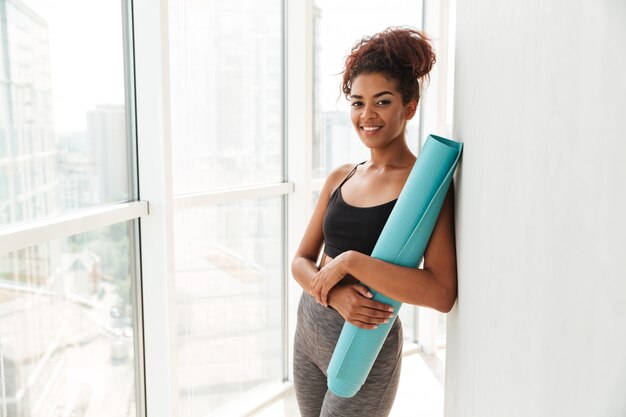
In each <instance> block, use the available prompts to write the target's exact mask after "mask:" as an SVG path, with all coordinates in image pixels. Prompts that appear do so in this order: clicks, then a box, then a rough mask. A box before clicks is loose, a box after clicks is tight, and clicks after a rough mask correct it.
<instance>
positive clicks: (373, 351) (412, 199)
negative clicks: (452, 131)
mask: <svg viewBox="0 0 626 417" xmlns="http://www.w3.org/2000/svg"><path fill="white" fill-rule="evenodd" d="M462 149H463V143H461V142H455V141H452V140H449V139H445V138H442V137H439V136H435V135H429V136H428V138H427V139H426V142H425V143H424V146H422V150H421V152H420V153H419V156H418V158H417V160H416V161H415V165H414V166H413V168H412V169H411V172H410V174H409V177H408V178H407V180H406V183H405V184H404V187H403V188H402V191H401V192H400V196H399V197H398V201H397V202H396V204H395V206H394V208H393V210H392V211H391V214H390V215H389V218H388V219H387V222H386V223H385V227H384V228H383V230H382V232H381V233H380V236H379V237H378V240H377V241H376V246H374V250H373V251H372V254H371V256H372V257H374V258H377V259H381V260H383V261H386V262H391V263H394V264H397V265H402V266H407V267H417V266H418V265H419V263H420V261H421V259H422V257H423V256H424V251H425V250H426V246H427V245H428V241H429V240H430V235H431V234H432V231H433V229H434V227H435V223H436V221H437V218H438V217H439V212H440V211H441V206H442V205H443V200H444V198H445V196H446V193H447V191H448V188H449V186H450V183H451V182H452V174H454V170H455V168H456V165H457V163H458V161H459V157H460V156H461V151H462ZM357 278H358V277H357ZM370 291H371V292H372V293H373V294H374V300H376V301H380V302H381V303H385V304H389V305H391V306H392V307H393V308H394V317H393V319H391V320H389V323H387V324H381V325H378V328H377V329H373V330H364V329H360V328H358V327H356V326H354V325H353V324H350V323H348V322H346V323H345V324H344V326H343V329H342V331H341V335H340V336H339V340H338V341H337V345H336V346H335V351H334V352H333V356H332V358H331V360H330V364H329V365H328V381H327V382H328V388H329V389H330V390H331V391H332V392H333V393H334V394H335V395H337V396H339V397H344V398H350V397H353V396H354V395H355V394H356V393H357V392H358V391H359V389H360V388H361V386H362V385H363V384H364V383H365V380H366V379H367V376H368V375H369V372H370V370H371V369H372V366H373V365H374V361H375V360H376V357H377V356H378V353H379V352H380V349H381V348H382V346H383V343H384V342H385V339H386V338H387V335H388V334H389V330H390V329H391V326H392V325H393V323H394V322H395V320H396V317H397V316H398V310H399V309H400V306H401V305H402V303H401V302H398V301H395V300H392V299H391V298H389V297H386V296H385V295H383V294H381V293H379V292H377V291H376V290H375V289H373V288H370Z"/></svg>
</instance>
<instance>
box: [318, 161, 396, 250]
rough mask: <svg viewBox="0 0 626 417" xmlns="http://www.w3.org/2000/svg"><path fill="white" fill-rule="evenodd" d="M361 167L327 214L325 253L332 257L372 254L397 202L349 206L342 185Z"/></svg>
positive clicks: (333, 197)
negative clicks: (347, 252)
mask: <svg viewBox="0 0 626 417" xmlns="http://www.w3.org/2000/svg"><path fill="white" fill-rule="evenodd" d="M365 162H367V161H363V162H361V163H360V164H357V165H356V166H355V167H354V168H353V169H352V171H350V173H349V174H348V176H347V177H346V178H345V179H344V180H343V181H342V182H341V184H339V187H337V189H336V190H335V191H333V193H332V194H331V196H330V199H329V200H328V206H327V207H326V213H325V214H324V223H323V230H324V253H325V254H326V255H328V256H330V257H331V258H335V257H336V256H337V255H339V254H341V253H343V252H345V251H348V250H355V251H357V252H361V253H364V254H366V255H371V254H372V251H373V250H374V246H375V245H376V241H377V240H378V236H380V232H382V230H383V227H384V226H385V223H386V222H387V218H388V217H389V214H391V210H392V209H393V207H394V206H395V204H396V201H397V200H398V199H397V198H396V199H395V200H391V201H388V202H386V203H384V204H380V205H377V206H371V207H355V206H351V205H350V204H348V203H346V202H345V201H344V200H343V197H342V195H341V186H342V185H343V184H344V183H345V182H346V181H347V180H348V179H349V178H350V177H351V176H352V175H354V173H355V172H356V168H357V167H358V166H359V165H362V164H364V163H365Z"/></svg>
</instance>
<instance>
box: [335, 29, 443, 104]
mask: <svg viewBox="0 0 626 417" xmlns="http://www.w3.org/2000/svg"><path fill="white" fill-rule="evenodd" d="M435 62H436V58H435V53H434V52H433V48H432V44H431V40H430V38H428V37H427V36H426V35H425V34H424V32H420V31H418V30H415V29H410V28H406V27H399V26H392V27H389V28H387V29H385V30H383V31H382V32H379V33H377V34H375V35H373V36H366V37H364V38H363V39H361V40H360V41H359V42H357V43H356V44H355V45H354V47H353V48H352V50H351V51H350V54H349V55H348V56H347V57H346V65H345V69H344V71H343V79H342V83H341V90H342V92H343V93H344V94H345V96H346V98H348V97H349V95H350V89H351V87H352V81H353V80H354V78H356V77H357V76H358V75H359V74H364V73H372V72H382V73H384V74H387V75H388V76H390V77H391V78H393V79H395V80H397V81H398V90H399V91H400V93H401V94H402V98H403V100H404V101H405V102H408V101H410V100H411V99H415V100H416V101H418V102H419V97H420V87H419V80H421V79H427V80H430V77H429V75H428V74H429V73H430V71H431V69H432V67H433V65H434V64H435Z"/></svg>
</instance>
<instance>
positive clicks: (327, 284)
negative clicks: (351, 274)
mask: <svg viewBox="0 0 626 417" xmlns="http://www.w3.org/2000/svg"><path fill="white" fill-rule="evenodd" d="M346 256H347V252H344V253H342V254H340V255H339V256H337V257H336V258H334V259H333V260H331V261H330V262H328V263H327V264H326V265H324V266H323V267H322V269H320V271H319V272H318V273H317V274H315V275H314V276H313V280H312V281H311V295H312V296H313V297H315V301H317V302H318V303H320V304H321V305H323V306H324V307H328V292H329V291H330V290H331V289H332V288H333V287H334V286H335V285H337V283H339V281H341V280H342V279H343V277H345V276H346V274H347V271H346V264H345V260H346Z"/></svg>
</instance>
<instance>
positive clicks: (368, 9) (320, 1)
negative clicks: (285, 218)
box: [312, 0, 422, 178]
mask: <svg viewBox="0 0 626 417" xmlns="http://www.w3.org/2000/svg"><path fill="white" fill-rule="evenodd" d="M314 8H315V13H314V21H313V24H314V26H313V30H314V42H315V47H314V49H313V51H314V52H313V53H314V55H313V62H314V69H313V70H314V78H313V91H314V94H313V99H314V102H313V109H314V114H313V124H314V135H313V161H312V163H313V177H314V178H325V177H326V175H328V174H329V173H330V172H331V171H332V170H333V169H334V168H336V167H338V166H340V165H343V164H345V163H348V162H361V161H364V160H366V159H369V151H368V149H367V148H366V147H365V146H364V145H363V144H362V143H361V140H360V139H359V137H358V136H357V134H356V132H355V131H354V128H353V127H352V123H351V121H350V115H349V110H350V106H349V105H348V101H347V100H346V99H345V98H344V96H343V94H341V95H340V90H339V84H340V83H341V74H340V73H341V71H342V70H343V65H344V60H345V57H346V55H348V53H349V52H350V49H351V48H352V46H353V45H354V44H355V43H356V42H357V41H358V40H360V39H361V38H362V37H363V36H366V35H367V36H371V35H373V34H375V33H377V32H380V31H381V30H383V29H385V28H387V27H389V26H406V25H408V26H411V27H414V28H419V27H420V26H421V22H422V2H421V1H413V0H390V1H387V2H385V6H384V7H381V5H380V2H378V1H376V0H358V1H357V0H343V1H333V0H315V1H314ZM420 105H421V103H420ZM418 122H419V114H418V115H416V117H414V118H413V120H411V121H410V122H409V124H408V126H407V131H408V135H407V141H408V143H409V146H410V147H411V149H412V150H413V152H417V149H418V129H419V123H418Z"/></svg>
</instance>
